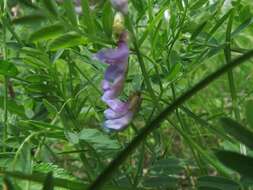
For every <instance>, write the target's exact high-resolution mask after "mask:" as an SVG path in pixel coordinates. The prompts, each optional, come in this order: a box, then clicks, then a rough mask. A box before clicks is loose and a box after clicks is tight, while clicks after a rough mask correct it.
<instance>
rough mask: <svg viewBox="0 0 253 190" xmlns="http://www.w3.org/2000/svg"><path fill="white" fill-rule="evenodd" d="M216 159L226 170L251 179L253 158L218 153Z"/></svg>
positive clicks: (234, 153)
mask: <svg viewBox="0 0 253 190" xmlns="http://www.w3.org/2000/svg"><path fill="white" fill-rule="evenodd" d="M216 156H217V158H218V159H219V160H220V161H221V162H222V163H223V164H224V165H225V166H227V167H228V168H231V169H233V170H235V171H237V172H239V173H240V174H241V175H242V176H246V177H249V178H251V179H253V172H252V171H253V158H252V157H249V156H244V155H241V154H239V153H236V152H231V151H218V152H217V153H216Z"/></svg>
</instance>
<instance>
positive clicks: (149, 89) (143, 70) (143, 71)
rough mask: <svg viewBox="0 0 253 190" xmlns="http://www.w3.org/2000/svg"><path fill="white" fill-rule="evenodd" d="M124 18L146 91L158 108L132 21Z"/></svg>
mask: <svg viewBox="0 0 253 190" xmlns="http://www.w3.org/2000/svg"><path fill="white" fill-rule="evenodd" d="M126 20H127V25H128V28H129V31H130V32H131V35H132V38H133V44H134V49H135V52H136V55H137V59H138V61H139V63H140V68H141V72H142V75H143V77H144V82H145V84H146V87H147V90H148V92H149V94H150V96H151V98H152V101H153V104H154V106H155V107H158V108H160V106H159V101H158V99H157V97H156V95H155V92H154V90H153V88H152V85H151V82H150V80H149V76H148V72H147V70H146V68H145V63H144V60H143V57H142V55H141V52H140V49H139V45H138V41H137V38H136V36H135V32H134V29H133V25H132V23H131V21H130V19H129V17H128V16H127V17H126Z"/></svg>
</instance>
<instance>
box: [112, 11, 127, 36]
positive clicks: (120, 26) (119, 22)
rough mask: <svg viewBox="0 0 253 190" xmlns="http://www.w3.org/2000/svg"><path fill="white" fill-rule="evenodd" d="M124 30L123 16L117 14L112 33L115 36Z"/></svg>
mask: <svg viewBox="0 0 253 190" xmlns="http://www.w3.org/2000/svg"><path fill="white" fill-rule="evenodd" d="M124 28H125V27H124V16H123V15H122V14H121V13H120V12H118V13H116V15H115V17H114V22H113V31H114V32H115V34H116V35H119V34H121V33H122V32H123V31H124Z"/></svg>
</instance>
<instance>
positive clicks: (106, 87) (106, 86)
mask: <svg viewBox="0 0 253 190" xmlns="http://www.w3.org/2000/svg"><path fill="white" fill-rule="evenodd" d="M102 89H103V91H106V90H110V89H111V83H110V82H109V81H108V80H103V81H102Z"/></svg>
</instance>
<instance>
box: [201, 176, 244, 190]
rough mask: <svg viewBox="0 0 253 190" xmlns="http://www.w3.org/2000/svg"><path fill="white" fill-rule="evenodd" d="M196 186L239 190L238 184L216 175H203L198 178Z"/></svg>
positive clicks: (220, 189)
mask: <svg viewBox="0 0 253 190" xmlns="http://www.w3.org/2000/svg"><path fill="white" fill-rule="evenodd" d="M197 187H198V188H200V187H201V188H205V187H206V188H215V189H219V190H239V188H240V186H239V185H238V184H237V183H236V182H234V181H232V180H230V179H227V178H224V177H218V176H204V177H200V178H198V181H197Z"/></svg>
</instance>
